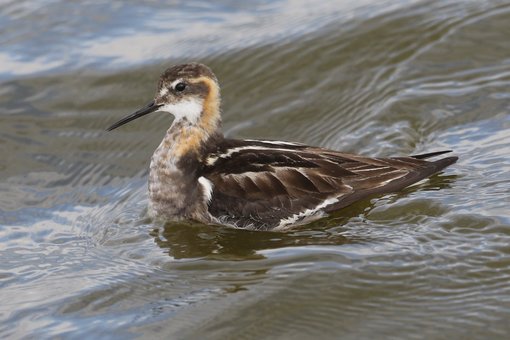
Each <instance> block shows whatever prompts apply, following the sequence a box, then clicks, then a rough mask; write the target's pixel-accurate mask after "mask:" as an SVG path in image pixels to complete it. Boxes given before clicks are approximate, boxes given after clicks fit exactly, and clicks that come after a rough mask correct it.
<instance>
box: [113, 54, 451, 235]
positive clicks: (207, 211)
mask: <svg viewBox="0 0 510 340" xmlns="http://www.w3.org/2000/svg"><path fill="white" fill-rule="evenodd" d="M156 111H163V112H169V113H171V114H172V115H173V116H174V120H173V123H172V124H171V126H170V128H169V129H168V130H167V132H166V135H165V137H164V138H163V141H162V142H161V144H160V145H159V146H158V148H157V149H156V151H155V152H154V154H153V155H152V159H151V163H150V173H149V185H148V186H149V213H150V215H151V216H152V217H154V218H156V219H163V220H166V221H176V220H196V221H199V222H202V223H206V224H216V225H218V224H219V225H229V226H234V227H237V228H246V229H255V230H285V229H288V228H291V227H292V226H295V225H299V224H304V223H308V222H310V221H312V220H314V219H318V218H321V217H324V216H326V215H327V214H328V213H329V212H333V211H336V210H339V209H341V208H344V207H346V206H348V205H350V204H352V203H354V202H356V201H359V200H362V199H364V198H366V197H368V196H371V195H374V194H384V193H389V192H395V191H398V190H401V189H403V188H405V187H407V186H409V185H411V184H413V183H416V182H418V181H420V180H422V179H425V178H427V177H429V176H431V175H432V174H435V173H437V172H439V171H441V170H443V169H444V168H445V167H447V166H449V165H451V164H453V163H455V162H456V161H457V157H446V158H442V159H439V160H436V161H425V159H427V158H430V157H433V156H439V155H442V154H444V153H447V152H451V151H450V150H448V151H440V152H432V153H427V154H421V155H414V156H408V157H392V158H371V157H364V156H359V155H355V154H350V153H344V152H339V151H334V150H328V149H324V148H320V147H314V146H308V145H304V144H300V143H291V142H285V141H273V140H255V139H244V140H241V139H230V138H225V137H224V135H223V133H222V131H221V116H220V87H219V84H218V80H217V78H216V76H215V75H214V73H213V72H212V71H211V70H210V69H209V68H208V67H207V66H205V65H203V64H199V63H189V64H183V65H177V66H173V67H170V68H168V69H167V70H166V71H165V72H164V73H163V74H162V75H161V78H160V80H159V84H158V88H157V92H156V95H155V97H154V100H152V101H151V102H150V103H149V104H147V105H146V106H145V107H143V108H141V109H140V110H138V111H136V112H135V113H133V114H131V115H129V116H127V117H125V118H123V119H121V120H119V121H118V122H116V123H115V124H113V125H112V126H110V127H109V128H108V129H107V130H108V131H111V130H113V129H115V128H118V127H119V126H121V125H123V124H126V123H128V122H130V121H132V120H134V119H137V118H139V117H142V116H144V115H147V114H149V113H152V112H156Z"/></svg>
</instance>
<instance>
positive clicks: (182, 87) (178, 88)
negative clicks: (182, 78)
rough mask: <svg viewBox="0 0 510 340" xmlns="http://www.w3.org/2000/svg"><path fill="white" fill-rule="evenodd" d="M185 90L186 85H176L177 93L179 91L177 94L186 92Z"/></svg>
mask: <svg viewBox="0 0 510 340" xmlns="http://www.w3.org/2000/svg"><path fill="white" fill-rule="evenodd" d="M185 88H186V84H184V83H178V84H177V85H175V91H177V92H182V91H184V89H185Z"/></svg>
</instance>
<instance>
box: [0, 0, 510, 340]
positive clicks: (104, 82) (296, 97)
mask: <svg viewBox="0 0 510 340" xmlns="http://www.w3.org/2000/svg"><path fill="white" fill-rule="evenodd" d="M509 36H510V4H508V2H504V1H384V2H383V1H373V0H372V1H367V0H364V1H356V2H355V3H354V2H351V1H340V0H338V1H336V2H327V3H326V2H324V3H320V4H310V3H309V2H307V1H298V0H295V1H292V0H289V1H257V2H250V5H247V4H240V3H238V2H234V1H220V2H216V3H215V4H209V3H208V2H205V1H203V2H202V1H198V2H197V1H186V2H182V3H180V2H175V3H173V4H171V5H168V4H164V3H159V2H155V1H145V2H138V4H136V5H135V4H131V3H126V4H117V3H116V4H111V3H110V2H104V3H102V4H101V3H98V2H96V3H91V4H77V3H73V2H65V1H41V2H38V3H37V4H36V3H35V2H33V1H6V2H5V1H4V2H3V3H2V4H1V5H0V46H1V49H0V83H1V86H0V150H1V155H2V157H1V158H0V174H1V176H0V178H1V180H0V192H1V195H0V259H1V261H0V301H2V303H1V304H0V337H2V338H24V337H27V338H31V337H37V338H51V337H55V336H59V337H64V338H66V337H72V338H76V337H85V336H86V337H119V338H120V337H122V338H125V337H129V338H136V337H142V336H145V337H167V338H168V337H170V338H204V337H207V338H213V339H214V338H216V339H219V338H235V339H237V338H250V339H253V338H262V337H271V338H291V337H292V338H310V337H312V336H320V337H321V338H337V337H342V338H347V339H350V338H353V339H354V338H356V339H358V338H373V337H378V338H379V337H381V336H382V337H395V338H406V339H409V338H506V337H507V334H508V333H509V332H510V326H509V324H508V320H509V318H510V285H509V284H508V282H509V280H510V256H509V255H510V210H509V208H508V207H509V204H510V199H509V192H510V190H509V189H510V157H509V154H510V114H509V110H510V91H509V89H510V57H509V56H510V43H509V41H508V37H509ZM191 60H196V61H201V62H204V63H206V64H208V65H209V66H210V67H211V68H212V69H213V70H214V71H215V73H216V74H217V76H218V78H219V79H220V82H221V84H222V91H223V118H224V129H225V131H226V133H227V134H228V135H229V136H231V137H246V138H255V137H257V138H272V139H285V140H293V141H300V142H304V143H308V144H313V145H321V146H325V147H329V148H335V149H339V150H344V151H350V152H356V153H362V154H366V155H370V156H392V155H405V154H412V153H419V152H430V151H435V150H441V149H452V150H455V154H456V155H458V156H459V157H460V160H459V162H458V163H457V164H456V165H454V166H452V167H450V168H449V169H447V170H446V171H445V172H444V173H442V174H439V175H436V176H434V177H433V178H432V179H431V180H430V181H428V182H425V183H423V184H420V185H418V186H415V187H411V188H407V189H406V190H404V191H403V192H401V193H397V194H391V195H386V196H382V197H379V198H374V199H372V200H368V201H363V202H359V203H357V204H355V205H353V206H351V207H349V208H347V209H345V210H342V211H340V212H338V213H337V214H335V215H334V216H332V217H330V218H328V219H326V220H321V221H318V222H316V223H314V224H312V225H308V226H304V227H300V228H297V229H296V230H294V231H291V232H288V233H271V232H252V231H242V230H233V229H229V228H222V227H210V226H204V225H194V224H190V223H179V224H167V225H158V224H155V223H153V222H151V221H150V220H149V219H147V218H146V206H147V193H146V179H147V167H148V162H149V159H150V156H151V154H152V151H153V150H154V149H155V147H156V146H157V144H158V143H159V141H160V139H161V138H162V136H163V133H164V131H165V129H166V126H168V125H169V124H170V122H171V118H170V116H168V115H165V114H154V115H151V116H147V117H144V118H142V119H139V120H137V121H136V122H135V123H132V124H129V125H127V126H125V127H123V128H122V129H119V130H118V131H117V130H116V131H113V132H110V133H106V132H104V129H105V128H106V127H108V126H109V125H110V124H111V123H113V122H115V121H116V120H117V119H118V118H120V117H122V116H124V115H125V114H128V113H131V112H133V111H134V110H135V109H137V108H138V107H140V106H141V105H142V104H143V103H145V102H147V101H148V100H149V99H150V98H151V97H152V95H153V92H154V90H155V86H156V81H157V78H158V76H159V74H160V72H162V70H164V69H165V68H166V67H168V66H169V65H172V64H175V63H179V62H183V61H191Z"/></svg>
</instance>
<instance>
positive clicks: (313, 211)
mask: <svg viewBox="0 0 510 340" xmlns="http://www.w3.org/2000/svg"><path fill="white" fill-rule="evenodd" d="M336 202H338V198H336V197H332V198H328V199H326V200H324V201H323V202H322V203H321V204H319V205H318V206H316V207H315V208H313V209H306V210H305V211H302V212H300V213H297V214H294V215H292V216H290V217H287V218H282V219H281V220H280V223H279V224H278V226H277V227H276V228H275V229H276V230H277V229H282V228H285V227H286V226H290V225H293V224H294V223H296V222H298V221H299V220H301V219H303V218H306V217H310V216H314V215H316V214H317V213H318V212H319V211H320V210H321V209H323V208H325V207H327V206H328V205H331V204H333V203H336Z"/></svg>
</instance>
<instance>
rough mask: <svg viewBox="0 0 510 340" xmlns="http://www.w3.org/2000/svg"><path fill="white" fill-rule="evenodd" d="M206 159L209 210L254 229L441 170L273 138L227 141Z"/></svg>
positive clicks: (333, 207) (431, 165)
mask: <svg viewBox="0 0 510 340" xmlns="http://www.w3.org/2000/svg"><path fill="white" fill-rule="evenodd" d="M438 162H440V161H438ZM452 162H454V161H451V162H450V163H449V164H451V163H452ZM205 163H206V164H207V165H206V166H205V168H204V169H203V174H202V176H204V177H206V178H207V179H208V180H210V181H211V183H212V185H213V192H212V198H211V201H210V205H209V211H210V213H211V214H212V215H213V216H216V217H220V220H221V221H222V222H223V223H231V224H235V225H238V226H239V227H250V228H256V229H272V228H275V227H280V228H282V227H285V226H286V225H289V224H297V223H299V222H300V221H301V220H303V219H305V218H308V217H310V216H317V215H318V214H320V213H321V212H322V211H333V210H336V209H339V208H342V207H345V206H347V205H349V204H351V203H353V202H355V201H357V200H360V199H362V198H364V197H366V196H368V195H371V194H375V193H383V192H391V191H396V190H399V189H402V188H403V187H406V186H408V185H410V184H412V183H415V182H417V181H419V180H421V179H423V178H425V177H427V176H429V175H431V174H432V173H434V172H437V171H439V170H440V169H437V167H436V166H434V164H436V163H431V162H426V161H423V160H420V159H416V158H411V157H401V158H389V159H380V158H368V157H361V156H356V155H352V154H347V153H340V152H336V151H331V150H326V149H321V148H312V147H308V146H305V145H302V144H292V143H286V142H272V141H271V142H263V141H236V140H225V141H224V143H223V144H221V145H220V146H219V147H218V149H216V150H215V151H214V152H213V153H211V154H209V156H208V158H207V159H206V160H205ZM444 166H446V165H443V166H442V167H441V169H442V168H443V167H444Z"/></svg>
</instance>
